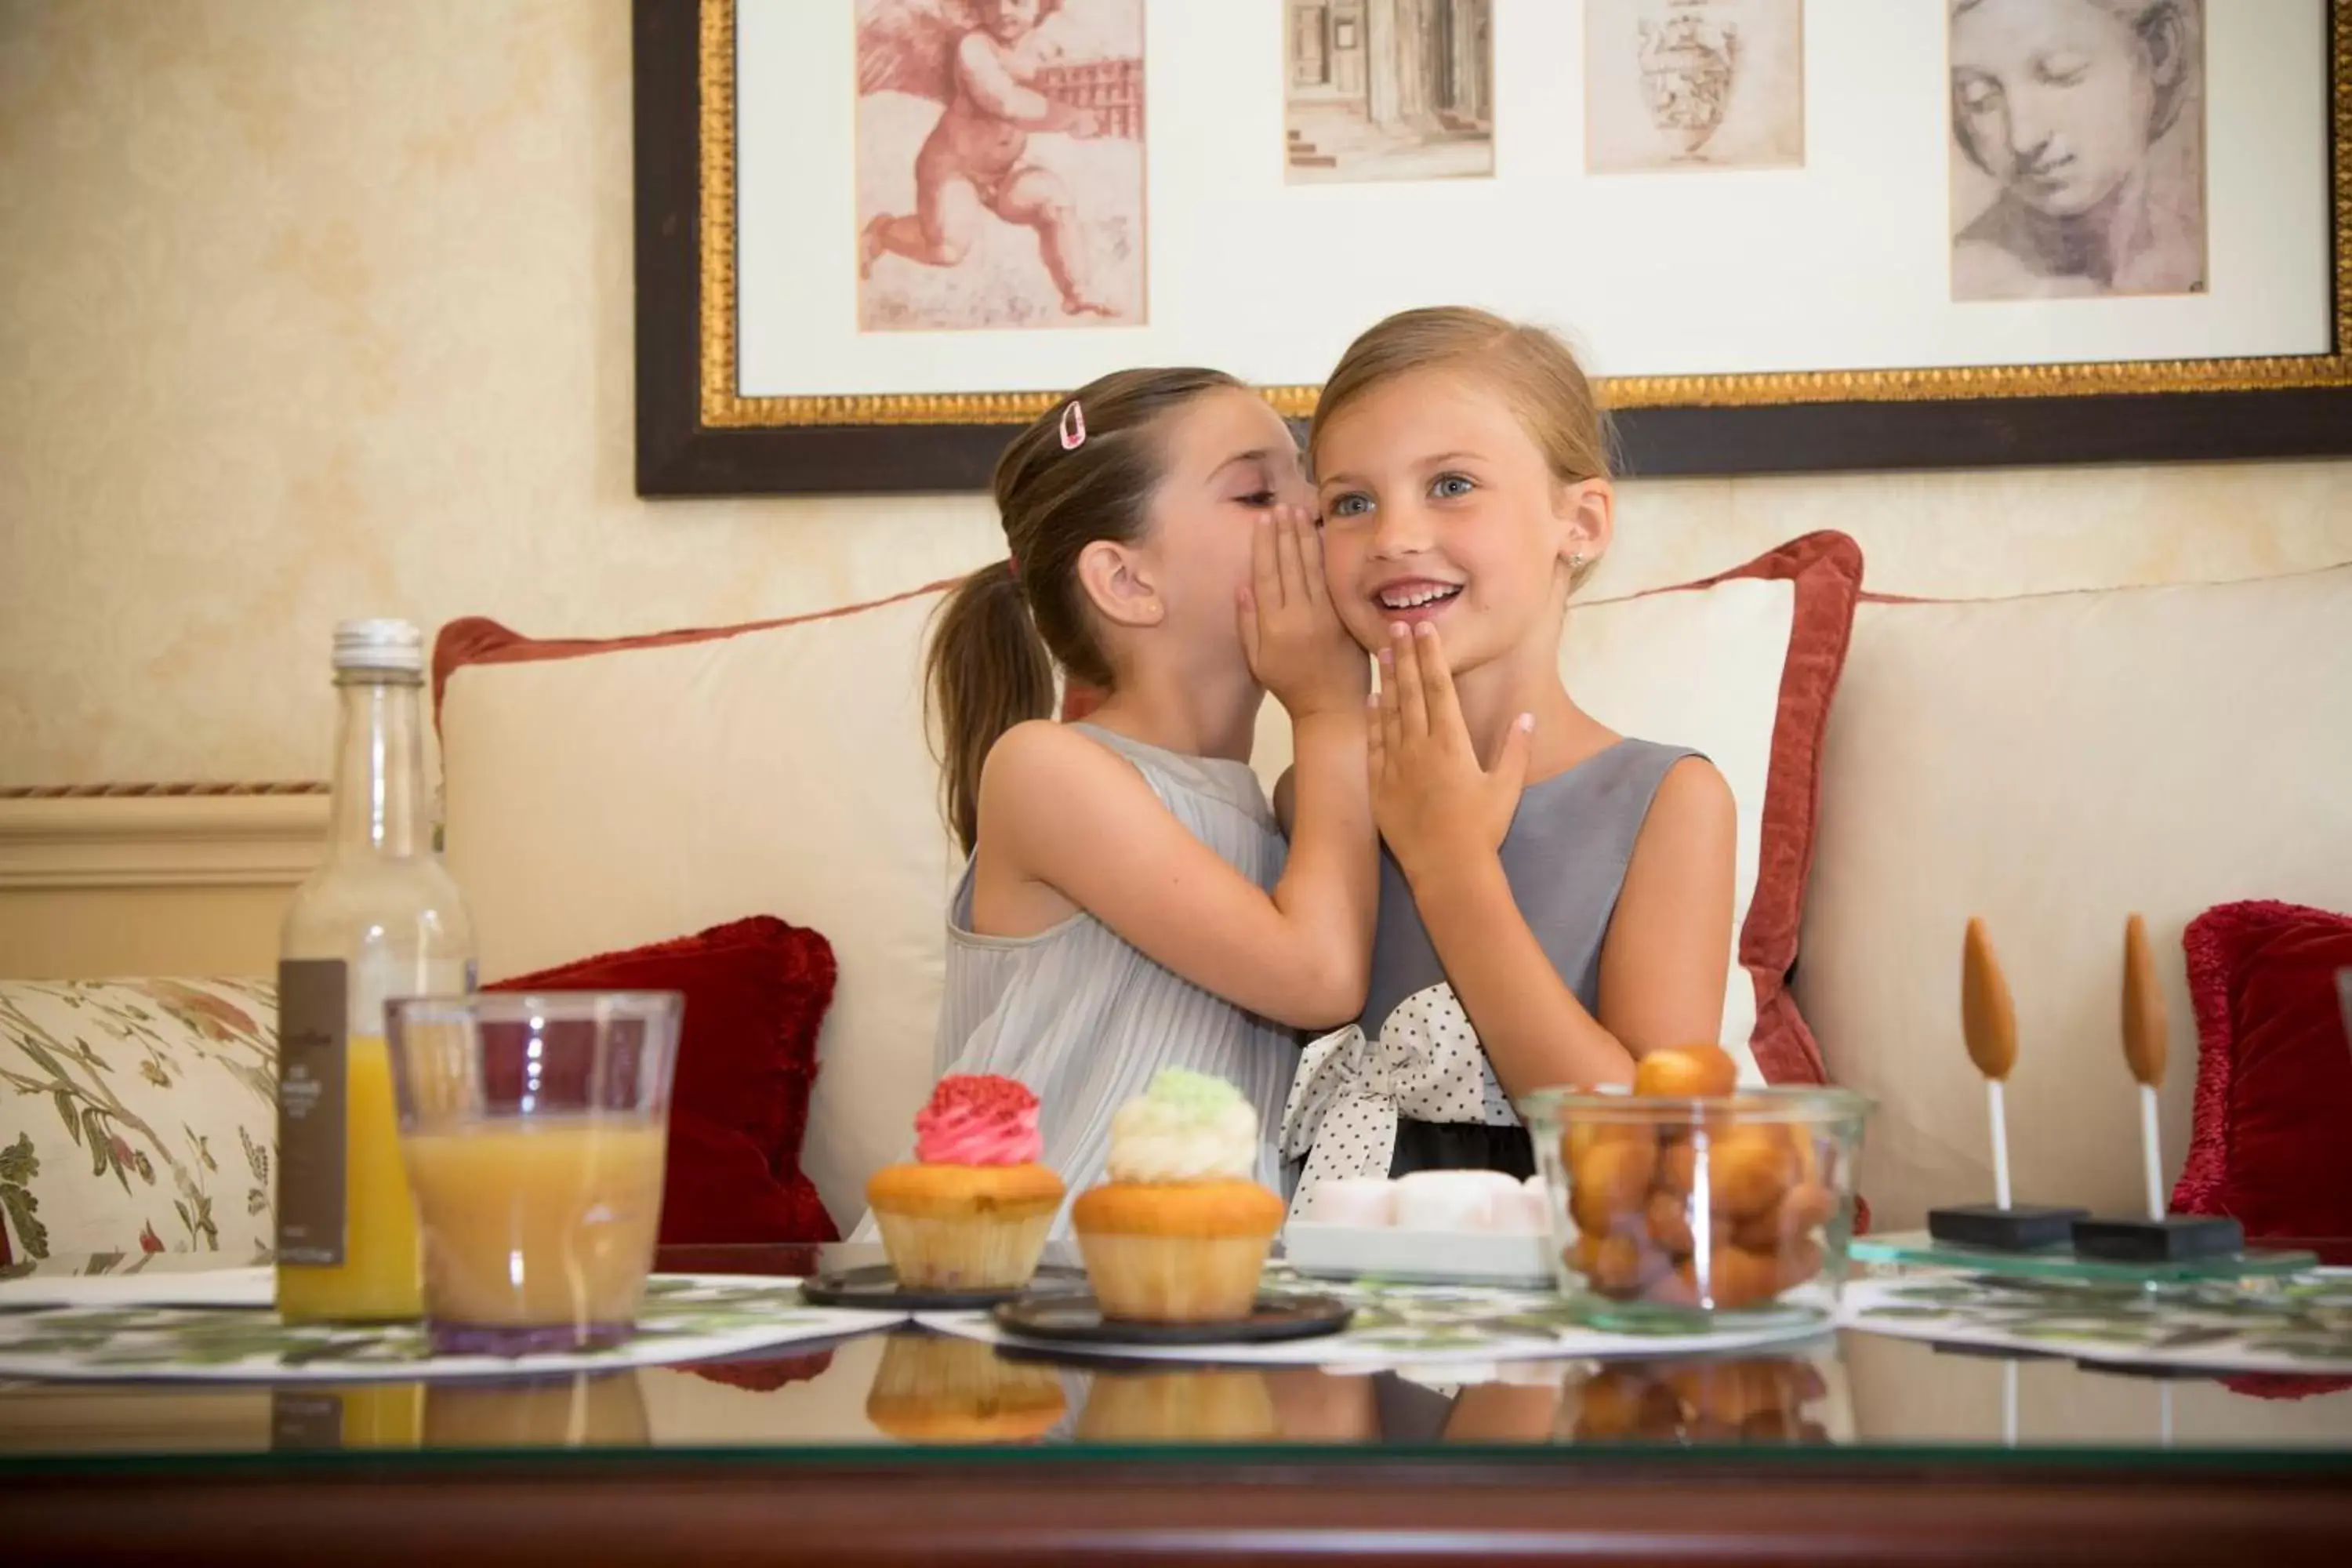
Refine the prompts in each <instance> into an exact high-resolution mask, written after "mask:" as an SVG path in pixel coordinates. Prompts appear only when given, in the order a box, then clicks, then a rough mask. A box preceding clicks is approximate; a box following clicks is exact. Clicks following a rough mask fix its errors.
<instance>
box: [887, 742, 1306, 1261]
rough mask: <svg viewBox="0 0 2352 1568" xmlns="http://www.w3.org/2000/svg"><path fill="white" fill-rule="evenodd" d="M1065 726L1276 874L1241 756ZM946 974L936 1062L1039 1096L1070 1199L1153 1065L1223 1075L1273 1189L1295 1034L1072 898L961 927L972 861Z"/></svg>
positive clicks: (1207, 838) (1192, 827) (1255, 869)
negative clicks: (1034, 927) (1024, 918)
mask: <svg viewBox="0 0 2352 1568" xmlns="http://www.w3.org/2000/svg"><path fill="white" fill-rule="evenodd" d="M1074 727H1075V728H1076V729H1078V730H1080V731H1084V732H1085V733H1086V734H1087V736H1088V737H1090V738H1091V739H1093V740H1096V741H1097V742H1101V743H1102V744H1103V745H1105V746H1108V747H1109V748H1110V749H1111V750H1112V751H1114V752H1118V754H1119V755H1120V756H1122V757H1125V758H1126V759H1127V760H1128V761H1129V762H1130V763H1133V764H1134V765H1135V769H1136V771H1137V772H1138V773H1141V774H1142V775H1143V778H1144V782H1145V783H1147V784H1150V786H1151V793H1152V794H1153V795H1157V796H1158V797H1159V798H1160V804H1161V805H1164V806H1166V807H1167V808H1168V810H1169V812H1170V813H1171V815H1172V816H1174V817H1175V818H1176V820H1177V821H1179V822H1181V823H1182V824H1183V825H1184V826H1185V828H1186V829H1187V830H1188V831H1190V832H1191V833H1192V836H1193V837H1195V838H1198V839H1199V840H1201V842H1202V843H1203V844H1206V845H1207V846H1208V847H1210V848H1212V849H1213V850H1215V851H1216V853H1217V856H1218V858H1220V859H1222V860H1223V861H1224V862H1225V863H1226V864H1227V865H1229V866H1231V867H1233V868H1234V869H1235V870H1237V871H1239V872H1240V873H1241V874H1242V875H1243V876H1244V877H1247V878H1248V879H1250V880H1251V881H1253V882H1255V883H1256V884H1257V885H1258V886H1259V887H1261V888H1265V889H1272V888H1273V887H1274V885H1275V883H1276V881H1277V880H1278V879H1280V878H1281V876H1282V867H1283V861H1284V857H1285V853H1286V846H1285V845H1284V842H1283V837H1282V831H1281V828H1280V826H1278V825H1277V824H1276V821H1275V816H1274V811H1273V808H1272V807H1271V806H1269V805H1267V804H1266V798H1265V789H1264V788H1263V787H1262V786H1260V784H1258V781H1257V775H1256V774H1255V773H1251V772H1250V770H1249V766H1248V764H1247V763H1234V762H1223V761H1219V760H1216V759H1213V758H1206V757H1188V756H1183V755H1181V754H1180V753H1178V752H1170V751H1163V750H1162V749H1160V747H1158V746H1151V745H1146V744H1145V743H1144V742H1140V741H1132V740H1129V739H1128V738H1127V737H1126V736H1124V735H1118V734H1114V733H1113V732H1111V731H1108V730H1104V729H1099V728H1097V727H1096V726H1095V725H1092V724H1079V725H1076V726H1074ZM947 934H948V954H947V985H946V989H945V992H944V994H943V995H942V996H941V998H940V1025H939V1033H938V1035H937V1037H935V1040H934V1044H933V1056H934V1061H935V1066H936V1068H937V1070H938V1072H939V1073H940V1075H941V1076H944V1075H946V1074H948V1073H997V1074H1001V1075H1003V1077H1006V1078H1012V1079H1020V1080H1021V1081H1022V1082H1023V1083H1024V1084H1026V1085H1028V1086H1029V1088H1030V1089H1031V1090H1033V1091H1034V1093H1035V1094H1036V1096H1037V1098H1038V1100H1040V1102H1041V1105H1040V1108H1039V1111H1038V1126H1039V1128H1040V1130H1041V1131H1043V1132H1044V1134H1045V1163H1046V1164H1048V1165H1051V1166H1052V1167H1053V1168H1054V1169H1055V1171H1057V1172H1059V1173H1061V1177H1062V1181H1063V1183H1064V1184H1066V1186H1067V1187H1068V1189H1069V1192H1070V1194H1071V1197H1070V1200H1069V1201H1066V1202H1065V1203H1064V1205H1063V1209H1062V1213H1061V1214H1060V1215H1056V1216H1055V1221H1054V1234H1055V1235H1056V1236H1060V1235H1063V1234H1065V1233H1066V1231H1067V1229H1068V1226H1069V1202H1074V1201H1076V1194H1079V1193H1081V1192H1083V1191H1085V1190H1086V1189H1087V1187H1090V1186H1093V1185H1094V1184H1097V1183H1098V1182H1100V1181H1101V1180H1102V1177H1103V1167H1104V1164H1105V1163H1106V1161H1107V1160H1108V1155H1109V1151H1110V1118H1111V1112H1112V1111H1114V1110H1118V1107H1119V1105H1120V1104H1121V1103H1122V1102H1123V1101H1125V1100H1129V1099H1130V1098H1131V1097H1133V1096H1135V1095H1139V1094H1141V1093H1142V1092H1143V1090H1144V1088H1145V1086H1146V1085H1148V1084H1149V1083H1150V1081H1151V1075H1152V1074H1154V1073H1156V1072H1158V1071H1159V1070H1160V1068H1163V1067H1181V1068H1191V1069H1192V1070H1193V1071H1195V1072H1204V1073H1212V1074H1214V1075H1215V1076H1216V1077H1218V1078H1222V1079H1226V1080H1227V1081H1229V1082H1231V1083H1232V1084H1233V1085H1234V1087H1235V1088H1237V1089H1240V1090H1241V1091H1242V1093H1243V1095H1244V1097H1245V1098H1247V1100H1249V1102H1250V1104H1252V1105H1253V1106H1255V1107H1256V1109H1257V1113H1258V1125H1259V1138H1260V1144H1261V1147H1260V1151H1259V1158H1258V1179H1259V1180H1260V1181H1263V1182H1265V1183H1266V1184H1267V1185H1269V1186H1272V1187H1274V1188H1275V1190H1276V1191H1277V1192H1278V1191H1280V1190H1282V1189H1281V1168H1280V1164H1279V1162H1277V1161H1276V1158H1275V1155H1274V1143H1273V1140H1274V1135H1275V1129H1276V1126H1277V1125H1278V1124H1279V1122H1280V1121H1281V1117H1282V1101H1283V1095H1284V1093H1285V1092H1286V1090H1287V1089H1289V1087H1290V1075H1291V1071H1292V1069H1293V1068H1295V1067H1296V1066H1297V1061H1298V1048H1297V1035H1296V1034H1294V1033H1293V1032H1292V1031H1291V1030H1290V1029H1288V1028H1286V1027H1284V1026H1281V1025H1279V1024H1274V1023H1269V1022H1268V1021H1267V1020H1265V1019H1264V1018H1261V1017H1258V1016H1255V1014H1252V1013H1247V1012H1244V1011H1243V1010H1242V1009H1241V1008H1239V1007H1236V1006H1234V1005H1233V1004H1232V1003H1230V1002H1227V1001H1224V1000H1223V999H1222V998H1220V997H1218V996H1215V995H1213V994H1210V993H1209V992H1206V991H1203V990H1202V989H1201V987H1199V986H1197V985H1195V984H1192V982H1191V981H1189V980H1185V979H1183V978H1182V977H1181V976H1180V975H1178V974H1176V973H1174V972H1172V971H1171V970H1168V969H1164V968H1162V967H1161V966H1160V964H1158V963H1154V962H1153V961H1152V960H1150V959H1149V958H1147V957H1145V956H1144V955H1143V954H1142V953H1141V952H1139V951H1137V950H1136V949H1135V948H1134V947H1132V946H1130V945H1129V943H1128V942H1126V941H1125V940H1124V939H1123V938H1121V937H1120V936H1118V933H1116V932H1115V931H1112V930H1111V929H1110V928H1109V927H1108V926H1106V925H1104V924H1103V923H1102V922H1101V921H1098V920H1097V919H1095V918H1094V917H1093V916H1092V915H1090V914H1087V913H1085V912H1084V911H1080V912H1079V913H1077V914H1074V915H1072V916H1070V918H1069V919H1067V920H1066V921H1062V922H1061V923H1060V924H1058V925H1055V926H1054V927H1052V928H1051V929H1050V930H1047V931H1040V932H1038V933H1037V934H1036V935H1034V936H1024V937H1001V936H982V935H981V934H980V933H978V932H977V931H973V930H972V929H971V868H969V867H967V868H965V870H964V875H963V879H962V880H961V882H960V883H959V884H958V885H957V887H956V892H955V898H954V900H953V902H952V903H951V904H950V909H949V913H948V933H947Z"/></svg>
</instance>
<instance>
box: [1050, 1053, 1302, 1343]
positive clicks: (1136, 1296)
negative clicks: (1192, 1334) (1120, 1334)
mask: <svg viewBox="0 0 2352 1568" xmlns="http://www.w3.org/2000/svg"><path fill="white" fill-rule="evenodd" d="M1257 1156H1258V1123H1257V1112H1256V1111H1255V1110H1253V1109H1251V1107H1250V1103H1249V1101H1248V1100H1244V1099H1243V1098H1242V1095H1241V1091H1240V1090H1239V1089H1235V1088H1234V1086H1233V1085H1231V1084H1229V1083H1227V1082H1225V1081H1224V1079H1218V1078H1211V1077H1208V1076H1207V1075H1205V1074H1202V1073H1196V1072H1186V1071H1185V1070H1184V1069H1183V1068H1161V1069H1160V1073H1159V1074H1158V1076H1156V1077H1154V1078H1153V1079H1152V1080H1151V1086H1150V1089H1147V1090H1146V1091H1145V1092H1144V1093H1143V1094H1142V1095H1141V1096H1139V1098H1137V1099H1134V1100H1129V1101H1128V1102H1127V1103H1126V1104H1125V1105H1122V1106H1120V1107H1119V1108H1118V1111H1117V1112H1116V1113H1114V1114H1113V1115H1112V1117H1111V1123H1110V1156H1109V1161H1108V1165H1109V1177H1110V1179H1109V1180H1108V1182H1106V1183H1104V1184H1102V1185H1101V1186H1098V1187H1095V1188H1091V1189H1089V1190H1088V1191H1087V1192H1085V1193H1083V1194H1080V1195H1079V1197H1078V1201H1077V1202H1076V1204H1075V1205H1072V1207H1071V1210H1070V1223H1071V1225H1072V1226H1073V1227H1074V1228H1075V1229H1076V1232H1077V1237H1078V1250H1079V1252H1080V1254H1081V1255H1082V1256H1083V1257H1084V1258H1085V1259H1086V1265H1087V1280H1088V1281H1089V1282H1090V1283H1091V1284H1092V1285H1093V1286H1094V1292H1095V1300H1097V1301H1098V1302H1100V1303H1101V1304H1102V1310H1103V1315H1104V1316H1105V1317H1107V1318H1123V1319H1128V1320H1130V1321H1144V1322H1156V1323H1208V1322H1233V1321H1240V1320H1241V1319H1244V1318H1246V1317H1248V1316H1249V1315H1250V1310H1251V1308H1252V1307H1253V1306H1254V1305H1255V1303H1256V1300H1257V1285H1258V1276H1259V1274H1260V1273H1261V1272H1262V1271H1263V1270H1264V1269H1265V1255H1266V1251H1267V1249H1268V1248H1269V1247H1272V1246H1273V1244H1274V1236H1275V1232H1276V1231H1277V1230H1279V1229H1280V1228H1281V1227H1282V1200H1281V1199H1280V1198H1278V1197H1276V1195H1275V1194H1272V1193H1270V1192H1268V1191H1267V1190H1266V1189H1265V1188H1264V1187H1262V1186H1260V1185H1259V1184H1257V1181H1256V1180H1255V1176H1256V1172H1257Z"/></svg>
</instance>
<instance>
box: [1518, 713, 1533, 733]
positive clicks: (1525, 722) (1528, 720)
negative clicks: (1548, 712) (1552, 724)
mask: <svg viewBox="0 0 2352 1568" xmlns="http://www.w3.org/2000/svg"><path fill="white" fill-rule="evenodd" d="M1518 722H1519V728H1520V729H1522V730H1532V729H1534V728H1535V727H1536V716H1535V715H1534V714H1532V713H1522V714H1520V715H1519V721H1518Z"/></svg>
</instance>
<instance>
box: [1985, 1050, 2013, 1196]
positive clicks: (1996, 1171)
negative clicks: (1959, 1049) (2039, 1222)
mask: <svg viewBox="0 0 2352 1568" xmlns="http://www.w3.org/2000/svg"><path fill="white" fill-rule="evenodd" d="M1985 1108H1986V1110H1989V1111H1990V1113H1991V1116H1992V1200H1993V1202H1994V1203H1996V1204H1999V1205H2000V1206H2001V1207H2002V1208H2007V1207H2008V1206H2009V1113H2008V1111H2007V1110H2005V1109H2004V1108H2003V1106H2002V1103H2001V1096H2000V1079H1997V1078H1989V1079H1985Z"/></svg>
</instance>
